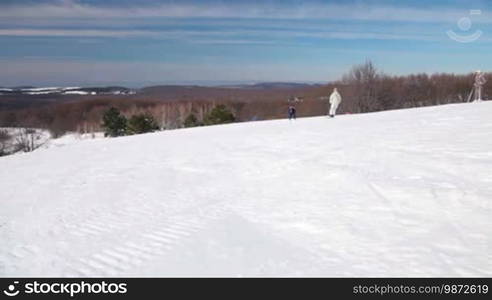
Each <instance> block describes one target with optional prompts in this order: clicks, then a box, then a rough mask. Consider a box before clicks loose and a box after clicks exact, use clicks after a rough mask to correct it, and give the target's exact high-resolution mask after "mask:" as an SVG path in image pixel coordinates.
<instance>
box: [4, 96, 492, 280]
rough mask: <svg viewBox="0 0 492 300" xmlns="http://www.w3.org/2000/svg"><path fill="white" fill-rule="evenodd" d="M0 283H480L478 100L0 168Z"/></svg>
mask: <svg viewBox="0 0 492 300" xmlns="http://www.w3.org/2000/svg"><path fill="white" fill-rule="evenodd" d="M0 182H1V188H0V205H1V209H0V241H1V242H0V275H1V276H491V275H492V265H491V264H492V248H491V242H492V211H491V202H492V103H490V102H484V103H470V104H458V105H445V106H438V107H428V108H421V109H408V110H399V111H389V112H381V113H372V114H361V115H344V116H337V117H336V118H335V119H329V118H326V117H316V118H305V119H298V120H297V121H292V122H289V121H288V120H276V121H264V122H251V123H240V124H232V125H224V126H212V127H201V128H191V129H183V130H174V131H165V132H159V133H153V134H145V135H138V136H130V137H123V138H114V139H94V140H90V139H89V140H82V141H77V142H74V143H72V144H68V145H64V146H62V147H52V148H48V149H40V150H38V151H35V152H33V153H29V154H21V155H13V156H9V157H2V158H0Z"/></svg>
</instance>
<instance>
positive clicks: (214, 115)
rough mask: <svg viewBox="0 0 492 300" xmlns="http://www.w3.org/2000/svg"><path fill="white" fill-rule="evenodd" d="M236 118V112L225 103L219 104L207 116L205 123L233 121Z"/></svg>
mask: <svg viewBox="0 0 492 300" xmlns="http://www.w3.org/2000/svg"><path fill="white" fill-rule="evenodd" d="M235 120H236V117H234V114H233V113H232V112H231V111H230V110H229V109H228V108H227V107H226V106H225V105H224V104H219V105H217V106H216V107H214V109H212V111H211V112H210V113H209V114H208V115H207V116H206V117H205V119H204V120H203V123H204V124H205V125H215V124H225V123H232V122H234V121H235Z"/></svg>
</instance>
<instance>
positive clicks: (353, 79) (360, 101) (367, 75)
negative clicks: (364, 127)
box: [342, 60, 382, 112]
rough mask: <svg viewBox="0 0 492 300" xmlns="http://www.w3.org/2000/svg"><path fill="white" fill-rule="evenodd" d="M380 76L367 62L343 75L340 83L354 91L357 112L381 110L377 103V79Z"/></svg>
mask: <svg viewBox="0 0 492 300" xmlns="http://www.w3.org/2000/svg"><path fill="white" fill-rule="evenodd" d="M381 76H382V74H380V73H379V71H378V70H377V69H376V67H375V66H374V64H373V63H372V62H371V61H370V60H368V61H366V62H365V63H364V64H362V65H357V66H354V67H353V68H352V69H351V70H350V72H349V73H348V74H347V75H345V76H344V77H343V79H342V82H343V83H344V84H346V85H349V86H351V87H352V88H353V89H354V93H353V96H354V98H355V99H354V101H355V104H356V108H357V110H358V112H369V111H374V110H378V109H381V108H380V107H379V106H380V104H379V103H378V96H379V95H378V87H379V79H380V77H381Z"/></svg>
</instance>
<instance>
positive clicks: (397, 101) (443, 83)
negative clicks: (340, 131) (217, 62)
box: [0, 61, 492, 137]
mask: <svg viewBox="0 0 492 300" xmlns="http://www.w3.org/2000/svg"><path fill="white" fill-rule="evenodd" d="M486 78H487V81H488V82H489V84H486V85H485V89H484V98H485V99H487V96H489V95H492V88H491V86H492V74H490V73H488V74H486ZM473 82H474V76H473V74H472V73H470V74H467V75H456V74H444V73H442V74H432V75H428V74H412V75H405V76H392V75H388V74H385V73H383V72H381V71H379V70H378V69H377V68H376V67H375V66H374V65H373V64H372V63H371V62H370V61H368V62H366V63H364V64H361V65H357V66H354V67H353V68H352V69H351V70H350V71H349V72H348V73H347V74H346V75H344V76H343V77H342V78H341V79H340V80H339V81H335V82H330V83H328V84H326V85H312V86H310V85H292V86H282V87H275V86H272V87H270V88H262V89H251V88H247V87H244V86H243V87H198V86H158V87H150V88H144V89H141V90H139V91H138V92H137V93H136V94H135V95H86V96H63V95H53V96H50V95H42V96H35V95H23V96H15V97H14V96H8V95H2V96H0V127H27V128H44V129H48V130H49V131H50V132H51V134H52V135H53V136H54V137H57V136H60V135H62V134H63V133H65V132H68V131H76V132H81V133H87V132H96V131H101V123H102V121H101V120H102V115H103V113H104V111H106V110H107V109H108V108H109V107H116V108H118V109H119V110H120V111H121V112H122V113H123V114H124V115H127V116H130V115H134V114H137V113H148V114H151V115H152V116H153V117H154V118H155V120H156V121H157V123H158V125H159V126H160V127H161V128H162V129H175V128H181V127H184V122H185V120H186V118H187V117H188V116H189V115H190V114H193V115H195V116H196V118H197V119H198V120H199V121H202V120H203V118H204V117H205V116H206V114H208V113H209V112H210V111H211V110H212V109H213V108H214V107H215V106H216V105H218V104H224V105H226V106H228V107H229V109H230V110H231V111H232V112H233V113H234V114H235V116H236V120H237V121H240V122H241V121H254V120H269V119H278V118H285V117H286V114H287V107H288V105H289V103H288V101H287V99H289V98H292V97H298V98H302V99H303V101H302V102H298V103H297V104H296V106H297V107H296V108H297V114H298V116H299V117H303V116H319V115H326V114H327V111H328V101H327V100H326V97H328V96H329V95H330V93H331V91H332V90H333V88H334V87H337V88H338V89H339V91H340V93H341V95H342V97H343V101H342V104H341V106H340V108H339V113H341V114H343V113H366V112H375V111H382V110H391V109H400V108H410V107H421V106H430V105H439V104H447V103H459V102H466V101H467V100H468V97H469V94H470V91H471V89H472V86H473Z"/></svg>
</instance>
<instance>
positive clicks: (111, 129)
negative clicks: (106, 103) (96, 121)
mask: <svg viewBox="0 0 492 300" xmlns="http://www.w3.org/2000/svg"><path fill="white" fill-rule="evenodd" d="M126 126H127V120H126V117H125V116H123V115H122V114H121V113H120V111H119V110H118V109H117V108H115V107H111V108H110V109H108V110H107V111H106V112H105V113H104V115H103V124H102V127H103V128H104V135H105V136H111V137H115V136H121V135H125V132H126Z"/></svg>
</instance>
